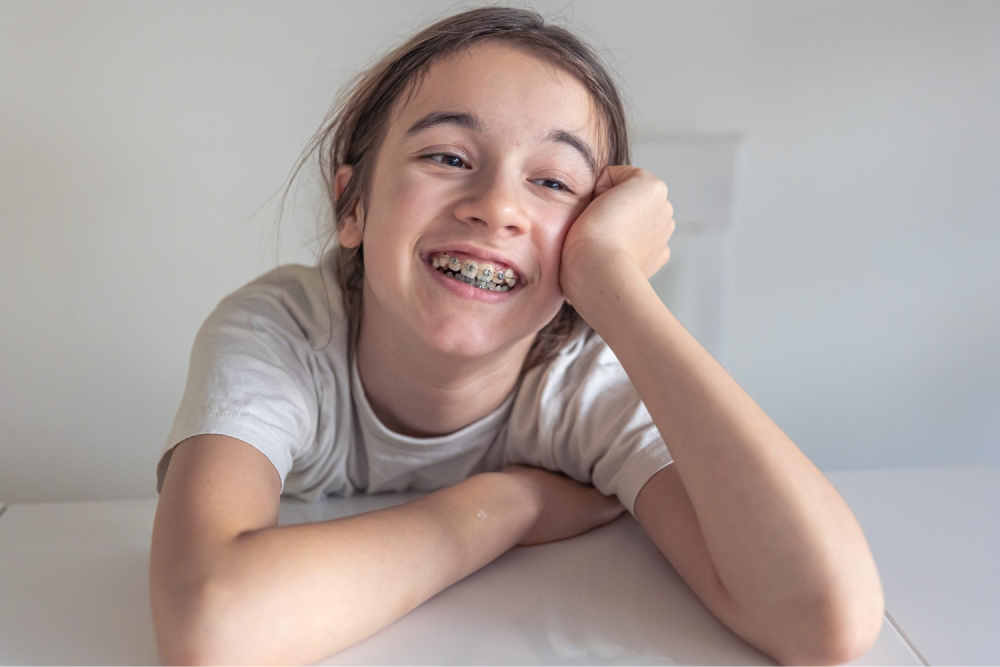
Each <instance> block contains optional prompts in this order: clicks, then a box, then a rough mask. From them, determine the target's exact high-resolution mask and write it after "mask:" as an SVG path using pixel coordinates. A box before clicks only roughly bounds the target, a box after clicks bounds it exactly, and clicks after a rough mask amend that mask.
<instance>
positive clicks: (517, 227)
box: [455, 169, 527, 234]
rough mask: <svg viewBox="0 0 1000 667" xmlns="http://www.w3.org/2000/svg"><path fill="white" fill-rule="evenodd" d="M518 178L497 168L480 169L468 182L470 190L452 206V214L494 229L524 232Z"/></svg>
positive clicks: (524, 219) (523, 213)
mask: <svg viewBox="0 0 1000 667" xmlns="http://www.w3.org/2000/svg"><path fill="white" fill-rule="evenodd" d="M518 179H519V177H515V176H510V175H505V174H503V173H501V172H500V170H499V169H494V170H491V171H485V170H484V171H482V172H480V173H479V174H477V178H476V179H475V181H474V182H473V183H472V184H471V187H472V192H471V193H470V194H469V195H468V196H467V197H464V198H462V200H461V201H460V202H459V203H458V205H457V206H456V207H455V216H456V217H457V218H458V219H459V220H465V221H467V222H473V223H477V222H478V223H485V224H486V226H487V227H493V228H494V231H506V232H508V233H510V234H518V233H523V232H524V231H526V230H527V216H526V215H525V212H524V210H523V208H522V206H521V200H520V197H521V192H520V190H519V188H518V186H519V183H518Z"/></svg>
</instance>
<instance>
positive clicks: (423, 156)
mask: <svg viewBox="0 0 1000 667" xmlns="http://www.w3.org/2000/svg"><path fill="white" fill-rule="evenodd" d="M439 156H444V157H448V158H451V157H453V158H455V159H456V160H462V158H460V157H459V156H457V155H453V154H451V153H428V154H427V155H421V156H420V157H421V158H422V159H425V160H426V159H428V158H432V157H439ZM462 161H463V162H464V161H465V160H462ZM434 162H437V161H436V160H434ZM438 164H444V163H443V162H438ZM445 166H451V165H445ZM538 180H540V181H551V182H552V183H558V184H559V186H560V187H561V188H562V190H554V189H553V188H545V189H546V190H552V191H553V192H568V193H569V194H575V193H574V192H573V191H572V190H570V189H569V186H568V185H566V184H565V183H563V182H562V181H560V180H557V179H554V178H540V179H538Z"/></svg>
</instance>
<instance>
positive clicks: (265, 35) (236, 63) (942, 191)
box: [0, 0, 1000, 503]
mask: <svg viewBox="0 0 1000 667" xmlns="http://www.w3.org/2000/svg"><path fill="white" fill-rule="evenodd" d="M379 4H381V6H379ZM473 4H478V3H469V2H461V3H452V2H410V1H408V0H399V1H394V2H384V3H373V2H368V3H363V4H361V3H348V2H342V3H339V2H319V3H302V2H296V3H289V2H283V3H273V2H260V1H252V2H213V3H202V2H171V3H137V2H72V3H71V2H59V3H56V2H51V1H38V0H31V1H17V2H12V1H10V0H4V1H3V2H2V3H0V96H2V97H0V317H2V318H3V325H4V326H3V327H2V329H0V378H2V381H0V382H2V384H0V501H6V502H9V503H22V502H36V501H49V500H75V499H98V498H131V497H153V496H155V481H154V480H155V462H156V458H157V454H158V451H159V449H160V447H161V445H162V444H163V438H164V437H165V436H166V433H167V430H168V428H169V425H170V423H171V420H172V419H173V415H174V412H175V410H176V408H177V404H178V402H179V400H180V395H181V392H182V390H183V387H184V380H185V376H186V371H187V362H188V354H189V352H190V345H191V341H192V338H193V336H194V333H195V331H196V330H197V328H198V326H199V325H200V323H201V321H202V320H203V319H204V317H205V316H206V315H207V314H208V312H209V311H210V310H211V309H212V307H213V306H214V305H215V304H216V303H217V302H218V300H219V299H220V298H221V297H222V296H223V295H224V294H226V293H228V292H229V291H231V290H233V289H235V288H236V287H238V286H239V285H241V284H243V283H245V282H247V281H248V280H250V279H252V278H253V277H255V276H256V275H259V274H260V273H262V272H263V271H265V270H267V269H269V268H270V267H272V266H274V265H275V263H286V262H291V261H296V262H302V263H311V262H312V261H313V259H314V254H315V251H316V244H314V243H310V239H311V238H312V235H314V234H315V216H316V211H314V210H309V206H307V205H306V204H307V203H308V201H311V199H310V197H309V196H308V195H307V194H303V195H302V198H301V199H300V203H299V205H298V206H297V207H296V208H295V209H294V211H293V210H292V202H290V203H289V207H288V211H287V213H286V217H285V219H284V222H283V223H282V225H281V228H280V243H281V252H280V254H279V255H278V256H277V257H276V253H277V250H276V243H277V242H278V240H279V238H278V235H277V232H278V230H277V227H276V223H275V217H276V213H277V193H278V192H279V188H281V187H282V185H283V182H284V179H285V177H286V176H287V174H288V172H289V170H290V169H291V167H292V165H293V164H294V160H295V159H296V158H297V156H298V154H299V151H300V150H301V149H302V147H303V146H304V145H305V142H306V140H307V139H308V138H309V137H310V136H311V134H312V133H313V131H314V130H315V129H316V128H317V127H318V125H319V123H320V121H321V120H322V118H323V116H324V114H325V112H326V110H327V108H328V106H329V104H330V103H331V101H332V99H333V95H334V93H335V92H336V90H337V89H338V87H339V86H340V85H341V83H343V82H344V81H346V80H347V78H348V77H350V76H352V75H353V74H354V73H355V72H356V71H357V70H358V68H359V67H361V66H363V65H366V64H368V63H369V62H371V60H372V58H373V57H374V56H375V54H376V52H379V53H381V52H382V51H384V50H386V49H387V48H388V47H389V46H390V45H391V44H394V43H396V42H397V41H399V40H401V39H402V38H403V37H404V36H406V35H408V34H410V33H411V32H412V31H413V30H415V29H417V28H419V27H421V26H423V25H425V24H426V23H428V22H429V21H431V20H433V19H436V18H438V17H440V16H442V15H444V14H446V13H451V12H453V11H458V10H460V9H464V8H466V7H468V6H472V5H473ZM530 6H533V7H535V8H537V9H540V10H542V11H543V12H545V13H547V14H549V15H553V16H561V17H563V18H564V19H565V20H566V21H567V22H568V23H569V27H571V28H573V29H575V30H576V31H577V32H579V33H580V34H582V35H583V36H584V37H585V38H588V39H590V40H592V41H594V42H595V43H596V45H597V46H598V47H600V48H602V49H605V50H607V52H609V53H610V55H611V57H612V58H613V59H614V67H615V69H616V70H617V71H618V72H619V74H620V77H621V78H622V79H623V90H624V94H625V96H626V98H627V99H628V102H629V104H630V107H631V113H632V116H633V119H634V126H633V128H634V130H635V134H634V138H635V139H636V140H637V141H638V140H644V139H648V140H655V139H657V138H660V137H664V136H670V135H686V134H697V135H712V134H738V135H740V136H741V137H743V140H744V142H745V143H744V147H743V150H744V159H745V174H744V181H743V185H742V188H743V192H742V199H741V201H740V210H739V212H738V216H739V225H738V235H737V239H736V244H735V249H734V253H735V260H734V261H735V264H734V266H733V267H732V275H733V281H734V292H733V300H732V304H731V318H730V322H729V329H728V331H729V340H728V341H727V348H728V350H729V361H728V365H727V368H728V370H729V371H730V373H731V374H732V375H733V376H734V377H735V378H736V379H737V380H738V381H739V382H740V384H741V385H742V386H743V387H744V389H746V390H747V391H748V392H749V393H750V395H751V396H753V397H754V399H756V400H757V402H758V403H759V404H760V405H761V407H762V408H764V410H765V411H767V413H768V414H769V415H770V416H771V417H772V418H773V419H774V420H775V422H776V423H777V424H778V425H779V426H781V427H782V429H784V430H785V432H786V433H787V434H788V435H789V437H791V438H792V440H793V441H794V442H795V443H796V444H797V445H798V446H799V447H801V448H802V450H803V451H804V452H805V453H806V454H807V455H808V456H809V457H810V459H812V460H813V461H814V462H815V463H816V464H817V465H818V466H819V467H820V468H821V469H823V470H837V469H844V468H860V467H888V466H913V465H928V464H938V463H940V464H946V463H971V462H991V463H1000V451H998V449H1000V448H998V447H997V444H998V436H1000V418H998V415H1000V410H997V408H996V406H997V405H998V403H1000V400H998V399H1000V389H998V384H1000V383H998V380H997V378H998V377H1000V375H998V373H1000V362H998V355H997V354H996V351H995V347H994V344H995V341H997V340H998V339H1000V321H998V320H1000V318H998V306H997V297H996V296H995V293H996V286H997V285H998V284H1000V281H998V276H997V273H998V271H997V268H996V266H997V262H996V260H995V256H996V254H997V251H998V250H1000V243H998V241H1000V238H998V237H1000V233H998V228H1000V219H998V218H1000V216H998V212H1000V166H998V156H1000V128H998V123H997V119H998V118H1000V39H997V35H998V34H1000V3H995V2H988V1H987V2H954V1H952V2H919V1H913V0H904V1H899V2H880V1H872V0H864V1H859V2H844V1H838V2H801V1H794V2H793V1H791V0H789V1H787V2H752V3H751V2H746V3H744V2H706V1H703V0H700V1H697V2H696V1H691V2H662V1H651V2H632V3H629V2H615V3H609V2H606V1H604V0H598V1H595V2H565V1H564V2H551V3H548V2H532V3H531V5H530ZM668 185H669V183H668ZM258 209H259V210H258ZM676 219H677V221H678V224H679V225H682V224H683V221H684V212H683V210H680V209H678V210H677V211H676Z"/></svg>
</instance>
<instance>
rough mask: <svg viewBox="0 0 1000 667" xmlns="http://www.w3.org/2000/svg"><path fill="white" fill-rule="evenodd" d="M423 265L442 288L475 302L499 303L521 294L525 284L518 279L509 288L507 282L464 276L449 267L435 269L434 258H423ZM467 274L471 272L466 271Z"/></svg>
mask: <svg viewBox="0 0 1000 667" xmlns="http://www.w3.org/2000/svg"><path fill="white" fill-rule="evenodd" d="M421 263H422V264H423V265H424V266H426V267H427V270H428V271H430V272H431V273H432V274H433V275H432V276H431V277H432V278H434V281H435V282H436V283H438V284H439V285H440V286H441V287H442V288H444V289H446V290H448V291H449V292H451V293H452V294H454V295H456V296H459V297H463V298H466V299H471V300H473V301H481V302H483V303H499V302H501V301H506V300H508V299H510V298H512V297H514V296H516V295H517V294H520V293H521V289H522V287H524V283H523V281H521V280H520V279H516V280H515V281H514V285H513V286H509V285H508V284H507V283H506V281H504V282H499V283H498V282H494V280H495V279H490V280H484V279H483V277H482V276H481V275H477V276H475V277H473V276H469V275H464V274H462V273H461V272H457V271H454V270H452V269H451V268H450V267H449V266H438V267H435V266H434V263H433V257H426V258H421ZM466 273H470V272H469V271H466Z"/></svg>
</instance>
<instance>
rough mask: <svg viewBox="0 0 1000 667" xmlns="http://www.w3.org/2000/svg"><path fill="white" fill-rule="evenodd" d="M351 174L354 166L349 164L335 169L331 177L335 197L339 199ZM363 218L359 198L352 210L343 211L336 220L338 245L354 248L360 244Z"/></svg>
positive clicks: (362, 207)
mask: <svg viewBox="0 0 1000 667" xmlns="http://www.w3.org/2000/svg"><path fill="white" fill-rule="evenodd" d="M353 175H354V167H353V166H351V165H349V164H345V165H343V166H341V167H340V169H338V170H337V173H336V174H335V175H334V177H333V185H334V191H335V193H336V196H337V199H340V195H341V193H343V192H344V188H346V187H347V184H348V183H349V182H350V180H351V176H353ZM363 219H364V206H362V205H361V201H360V200H359V201H358V203H357V205H355V207H354V210H353V211H351V212H349V213H345V214H344V216H343V217H341V219H340V220H338V221H337V223H338V224H337V226H338V229H339V232H338V239H339V241H340V245H342V246H344V247H345V248H356V247H358V246H359V245H361V237H362V234H363V232H364V225H362V223H361V220H363Z"/></svg>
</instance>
